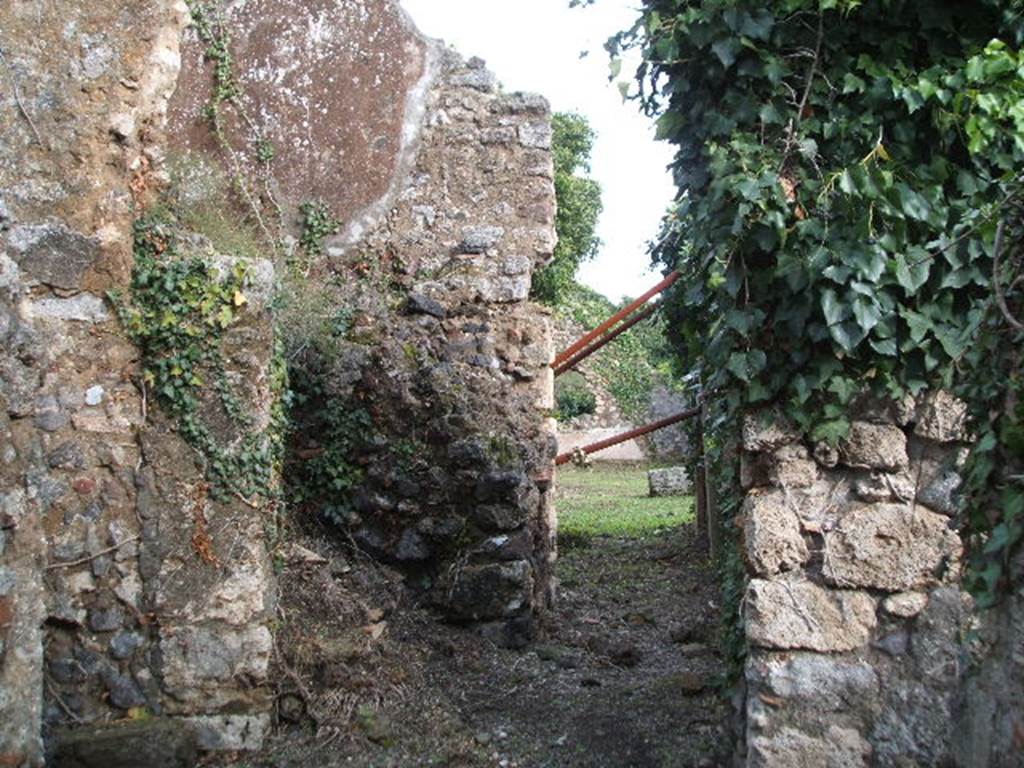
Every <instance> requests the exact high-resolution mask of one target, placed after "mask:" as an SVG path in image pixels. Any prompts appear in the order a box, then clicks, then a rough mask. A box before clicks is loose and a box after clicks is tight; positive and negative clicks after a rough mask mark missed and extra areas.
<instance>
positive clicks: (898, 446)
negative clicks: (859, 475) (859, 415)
mask: <svg viewBox="0 0 1024 768" xmlns="http://www.w3.org/2000/svg"><path fill="white" fill-rule="evenodd" d="M839 452H840V456H841V458H842V461H843V463H844V464H846V465H847V466H850V467H863V468H865V469H882V470H886V471H888V472H896V471H899V470H903V469H906V468H907V466H908V465H909V463H910V459H909V457H908V455H907V436H906V435H905V434H904V432H903V430H902V429H900V428H899V427H896V426H893V425H891V424H872V423H870V422H867V421H855V422H853V423H852V424H851V425H850V434H849V435H848V436H847V437H846V438H845V439H844V440H843V441H842V442H841V443H840V446H839Z"/></svg>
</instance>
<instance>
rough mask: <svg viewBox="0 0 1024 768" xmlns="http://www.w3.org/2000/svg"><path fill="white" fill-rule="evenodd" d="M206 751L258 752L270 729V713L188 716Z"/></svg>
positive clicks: (188, 720)
mask: <svg viewBox="0 0 1024 768" xmlns="http://www.w3.org/2000/svg"><path fill="white" fill-rule="evenodd" d="M185 722H186V723H188V725H189V727H190V730H191V731H192V733H193V735H194V737H195V740H196V744H197V745H198V746H199V748H200V749H201V750H203V751H206V752H254V751H256V750H258V749H259V748H260V747H262V746H263V740H264V738H266V735H267V732H268V731H269V730H270V715H266V714H257V715H210V716H202V717H189V718H186V719H185Z"/></svg>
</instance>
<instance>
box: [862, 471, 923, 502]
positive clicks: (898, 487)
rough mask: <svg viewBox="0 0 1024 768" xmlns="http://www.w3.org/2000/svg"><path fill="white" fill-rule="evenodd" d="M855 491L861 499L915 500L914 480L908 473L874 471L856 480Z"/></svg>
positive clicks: (881, 500) (880, 500) (870, 500)
mask: <svg viewBox="0 0 1024 768" xmlns="http://www.w3.org/2000/svg"><path fill="white" fill-rule="evenodd" d="M853 491H854V493H856V494H857V497H858V498H859V499H861V501H867V502H872V503H877V502H885V501H913V500H914V481H913V480H912V479H911V478H910V476H909V475H907V474H905V473H904V474H898V475H894V474H891V473H889V472H872V473H871V474H870V475H868V476H866V477H862V478H860V479H858V480H857V481H855V482H854V484H853Z"/></svg>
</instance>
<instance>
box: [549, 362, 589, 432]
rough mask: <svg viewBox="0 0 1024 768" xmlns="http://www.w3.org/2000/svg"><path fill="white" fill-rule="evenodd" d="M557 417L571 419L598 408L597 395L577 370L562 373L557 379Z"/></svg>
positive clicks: (560, 419)
mask: <svg viewBox="0 0 1024 768" xmlns="http://www.w3.org/2000/svg"><path fill="white" fill-rule="evenodd" d="M555 408H556V411H555V418H556V419H558V420H559V421H569V420H570V419H575V418H576V417H577V416H586V415H587V414H591V413H593V412H594V411H596V410H597V396H596V395H595V394H594V393H593V392H592V391H591V389H590V387H589V386H588V385H587V380H586V379H584V378H583V377H582V376H581V375H580V374H578V373H575V372H570V373H565V374H562V375H561V376H560V377H558V379H556V380H555Z"/></svg>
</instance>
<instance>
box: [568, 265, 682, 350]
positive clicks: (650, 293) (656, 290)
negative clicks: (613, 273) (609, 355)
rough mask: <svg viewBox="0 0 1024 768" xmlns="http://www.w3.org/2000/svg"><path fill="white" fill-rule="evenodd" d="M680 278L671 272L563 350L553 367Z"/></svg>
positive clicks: (676, 273) (677, 274)
mask: <svg viewBox="0 0 1024 768" xmlns="http://www.w3.org/2000/svg"><path fill="white" fill-rule="evenodd" d="M678 279H679V273H678V272H673V273H671V274H670V275H669V276H668V277H666V278H665V279H664V280H662V281H661V282H660V283H658V284H657V285H656V286H654V287H653V288H651V290H649V291H647V293H645V294H644V295H643V296H641V297H640V298H638V299H637V300H636V301H634V302H633V303H632V304H630V305H629V306H627V307H623V308H622V309H620V310H619V311H618V312H616V313H615V314H614V315H612V316H611V317H609V318H608V319H607V320H605V321H604V322H603V323H601V324H600V325H599V326H597V328H595V329H594V330H592V331H590V332H589V333H587V334H585V335H584V336H583V337H582V338H581V339H579V341H577V342H576V343H575V344H573V345H572V346H571V347H569V348H568V349H566V350H563V351H562V352H561V353H560V354H559V355H558V357H556V358H555V361H554V362H553V363H552V364H551V367H552V368H555V367H558V366H560V365H561V364H562V363H564V362H565V361H566V360H568V359H569V358H570V357H572V356H573V355H575V354H576V353H577V352H579V351H580V350H581V349H583V347H585V346H587V345H588V344H589V343H590V342H592V341H593V340H594V339H596V338H597V337H598V336H600V335H601V334H602V333H604V332H605V331H607V330H608V329H609V328H611V327H612V326H613V325H615V324H616V323H617V322H619V321H620V320H621V319H622V318H624V317H628V316H629V315H631V314H632V313H633V312H635V311H636V310H637V308H638V307H642V306H643V305H644V304H646V303H647V302H648V300H650V298H651V297H652V296H657V295H658V294H659V293H661V292H662V291H664V290H666V289H667V288H669V287H670V286H671V285H672V284H673V283H675V281H676V280H678Z"/></svg>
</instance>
